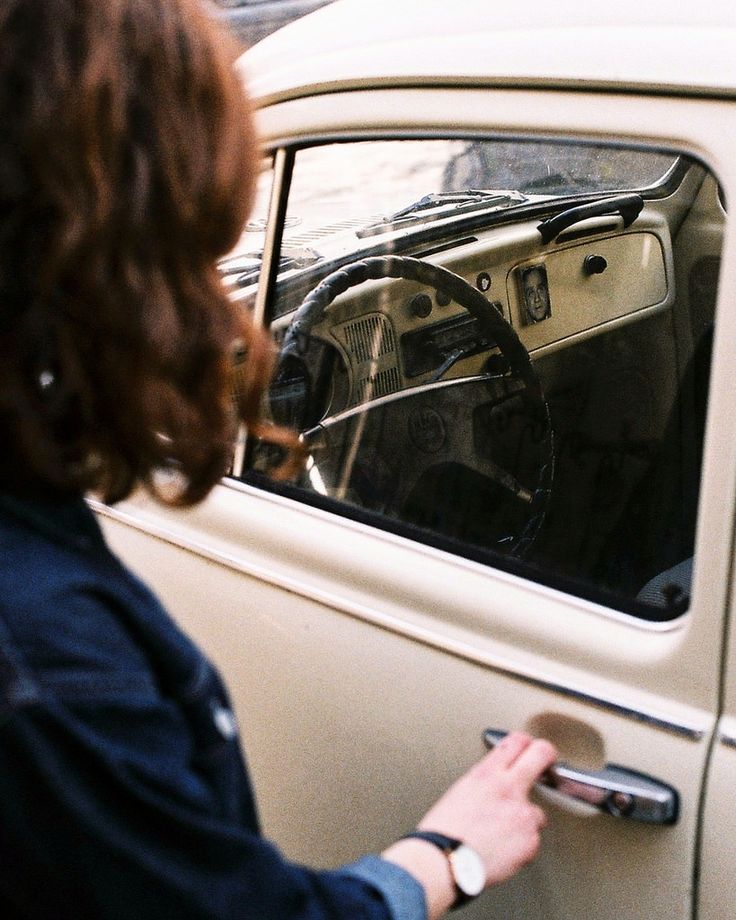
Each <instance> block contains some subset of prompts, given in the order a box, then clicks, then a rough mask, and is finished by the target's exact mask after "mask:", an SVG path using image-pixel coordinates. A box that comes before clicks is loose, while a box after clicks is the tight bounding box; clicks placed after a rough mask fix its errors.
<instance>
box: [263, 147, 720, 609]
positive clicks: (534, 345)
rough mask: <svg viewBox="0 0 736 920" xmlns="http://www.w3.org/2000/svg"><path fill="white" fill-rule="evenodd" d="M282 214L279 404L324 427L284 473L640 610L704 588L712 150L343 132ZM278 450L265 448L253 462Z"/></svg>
mask: <svg viewBox="0 0 736 920" xmlns="http://www.w3.org/2000/svg"><path fill="white" fill-rule="evenodd" d="M581 209H582V210H581ZM285 213H286V216H285V226H284V230H283V240H282V244H281V251H280V260H279V272H278V279H277V283H276V289H275V292H274V296H273V298H272V303H271V315H272V316H273V331H274V335H275V337H276V339H277V341H278V342H279V345H280V348H281V355H280V361H279V369H278V373H277V375H276V378H275V380H274V383H273V385H272V387H271V391H270V395H269V411H270V412H271V414H272V416H273V418H274V419H275V420H276V421H277V422H279V423H282V424H288V425H291V426H293V427H295V428H296V429H298V430H299V431H300V432H301V433H302V437H303V439H304V442H305V444H306V445H307V448H308V459H307V463H306V466H305V469H304V471H303V473H302V474H301V476H300V478H299V480H298V482H297V483H296V484H295V486H294V487H293V488H292V490H291V494H294V495H296V496H297V497H300V498H302V499H303V500H304V501H307V502H314V503H317V504H325V505H327V506H328V507H330V508H332V509H333V510H338V511H339V512H341V513H343V514H345V515H347V516H351V517H358V518H360V519H363V520H367V521H369V522H370V523H372V524H374V525H375V526H379V527H385V528H388V529H391V530H395V531H398V532H400V533H403V534H406V535H409V536H411V537H413V538H414V539H417V540H422V541H426V542H429V543H432V544H436V545H439V546H441V547H442V548H445V549H449V550H450V551H452V552H455V553H458V554H460V555H464V556H468V557H470V558H475V559H480V560H482V561H485V562H487V563H488V564H490V565H496V566H499V567H501V568H505V569H509V570H512V571H514V572H518V573H520V574H522V575H524V576H525V577H528V578H532V579H534V580H535V581H539V582H542V583H544V584H549V585H553V586H556V587H559V588H562V589H563V590H566V591H569V592H572V593H575V594H579V595H580V596H583V597H589V598H593V599H595V600H598V601H601V602H604V603H607V604H609V605H612V606H614V607H616V608H618V609H623V610H627V611H629V612H632V613H635V614H638V615H641V616H644V617H650V618H655V619H664V618H669V617H674V616H676V615H679V614H680V613H681V612H682V611H683V610H684V609H686V607H687V604H688V600H689V597H688V595H689V587H690V585H689V578H690V571H691V563H692V555H693V548H694V534H695V519H696V510H697V496H698V487H699V477H700V458H701V451H702V439H703V428H704V419H705V404H706V398H707V382H708V371H709V365H710V340H711V335H712V323H713V316H714V309H715V290H716V279H717V274H718V268H719V264H720V263H719V259H720V251H719V248H718V247H719V245H720V243H719V241H718V239H717V235H716V236H715V237H714V235H713V234H711V233H710V232H707V233H706V232H701V231H702V228H705V227H708V228H710V227H712V226H713V225H715V226H720V225H721V224H722V222H723V220H724V214H723V211H722V208H721V204H720V202H719V199H718V193H717V183H716V182H715V180H714V179H713V177H712V176H710V174H709V173H708V171H707V170H706V169H705V168H704V167H703V166H702V165H701V164H699V163H697V162H695V161H692V160H688V159H686V158H685V157H678V156H676V155H675V154H673V153H668V152H659V151H648V150H641V149H636V150H634V149H626V148H624V147H622V146H620V145H609V146H607V147H606V146H602V145H600V144H598V145H595V146H593V145H589V144H583V143H580V144H577V145H576V144H571V143H564V144H563V143H559V142H555V143H552V142H548V141H541V140H540V141H530V140H528V139H526V140H524V141H516V142H513V141H510V140H509V139H507V138H505V139H503V140H492V139H489V140H485V141H479V140H473V141H467V140H457V139H447V140H442V139H415V140H384V141H362V142H355V143H341V144H328V145H324V146H313V147H309V148H305V149H303V150H299V151H297V152H296V155H295V158H294V165H293V175H292V181H291V187H290V194H289V199H288V203H287V208H286V212H285ZM714 247H715V248H714ZM676 279H677V283H676ZM272 459H273V457H272V456H271V451H270V449H269V448H267V447H266V446H264V445H256V446H255V447H254V449H253V450H252V452H251V456H250V461H249V463H250V470H251V473H256V474H258V472H259V471H261V470H262V469H265V468H266V467H267V466H268V465H269V463H270V462H272Z"/></svg>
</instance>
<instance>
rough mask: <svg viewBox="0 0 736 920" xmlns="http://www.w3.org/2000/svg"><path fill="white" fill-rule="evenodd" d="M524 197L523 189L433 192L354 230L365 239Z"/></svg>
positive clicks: (503, 205) (499, 207) (498, 207)
mask: <svg viewBox="0 0 736 920" xmlns="http://www.w3.org/2000/svg"><path fill="white" fill-rule="evenodd" d="M525 201H527V197H526V195H522V194H521V192H513V191H498V190H496V189H474V188H468V189H463V190H461V191H456V192H432V193H430V194H429V195H424V196H423V197H422V198H419V199H418V200H417V201H413V202H412V203H411V204H409V205H407V206H406V207H404V208H401V209H400V210H398V211H396V212H394V213H393V214H391V215H389V216H388V217H384V218H383V219H382V220H380V221H378V222H377V223H375V224H369V225H368V226H366V227H361V228H360V229H359V230H356V231H355V235H356V236H357V237H359V238H360V239H362V238H363V237H366V236H377V235H378V234H379V233H390V232H391V231H392V230H400V229H401V228H402V227H405V226H407V225H408V224H412V223H416V222H421V223H428V222H430V221H434V220H443V219H444V218H446V217H454V216H455V215H457V214H466V213H468V212H471V211H478V210H491V211H496V210H502V209H503V208H508V207H510V206H511V205H516V204H523V203H524V202H525Z"/></svg>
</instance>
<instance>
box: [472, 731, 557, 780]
mask: <svg viewBox="0 0 736 920" xmlns="http://www.w3.org/2000/svg"><path fill="white" fill-rule="evenodd" d="M556 759H557V751H556V749H555V747H554V746H553V745H552V744H550V742H549V741H545V740H543V739H541V738H531V737H530V736H529V735H527V734H524V733H523V732H512V733H511V734H508V735H506V737H505V738H504V739H503V740H502V741H500V742H499V743H498V744H497V745H496V747H495V748H494V749H493V751H491V753H490V754H488V755H487V756H486V758H485V761H484V766H485V768H486V769H489V770H493V771H495V770H509V771H512V772H513V774H514V776H515V777H516V778H518V779H519V780H520V781H521V783H522V786H523V787H524V791H528V790H529V789H531V787H532V786H533V785H534V783H536V782H537V780H538V779H539V777H540V776H541V775H542V773H544V771H545V770H547V769H549V767H551V766H552V764H553V763H554V762H555V760H556Z"/></svg>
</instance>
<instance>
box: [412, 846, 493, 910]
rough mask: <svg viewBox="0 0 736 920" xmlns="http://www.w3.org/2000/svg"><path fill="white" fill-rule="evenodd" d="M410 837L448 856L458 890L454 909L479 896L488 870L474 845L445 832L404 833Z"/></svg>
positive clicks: (484, 884)
mask: <svg viewBox="0 0 736 920" xmlns="http://www.w3.org/2000/svg"><path fill="white" fill-rule="evenodd" d="M409 837H415V838H416V839H417V840H426V841H427V843H431V844H434V846H436V847H438V848H439V849H440V850H442V852H443V853H444V854H445V856H446V857H447V861H448V862H449V864H450V872H451V873H452V880H453V882H454V883H455V890H456V892H457V895H456V898H455V903H454V904H453V905H452V908H453V910H454V909H455V908H456V907H460V906H462V905H463V904H467V902H468V901H471V900H472V899H473V898H477V897H478V895H479V894H480V893H481V891H483V889H484V888H485V887H486V870H485V866H484V865H483V860H482V859H481V858H480V855H479V854H478V853H476V851H475V850H474V849H473V848H472V847H469V846H468V845H467V844H466V843H463V842H462V840H456V839H455V838H454V837H447V836H446V835H445V834H437V833H435V832H434V831H412V832H411V833H410V834H404V838H403V839H406V838H409Z"/></svg>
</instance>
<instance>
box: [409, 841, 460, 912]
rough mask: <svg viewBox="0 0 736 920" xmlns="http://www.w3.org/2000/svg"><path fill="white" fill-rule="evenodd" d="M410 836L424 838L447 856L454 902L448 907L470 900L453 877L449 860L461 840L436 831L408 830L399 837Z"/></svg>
mask: <svg viewBox="0 0 736 920" xmlns="http://www.w3.org/2000/svg"><path fill="white" fill-rule="evenodd" d="M412 838H413V839H415V840H426V841H427V843H431V844H433V845H434V846H436V847H438V849H440V850H442V852H443V853H444V854H445V856H446V857H447V861H448V863H449V865H450V874H451V875H452V883H453V885H454V886H455V902H454V904H453V905H452V907H451V908H450V909H451V910H455V909H456V908H458V907H462V906H463V904H467V903H468V901H472V900H473V898H472V897H470V895H467V894H466V893H465V892H464V891H463V890H462V888H460V886H459V885H458V883H457V879H456V877H455V867H454V866H453V864H452V861H451V860H450V854H451V853H453V852H454V851H455V850H456V849H457V848H458V847H459V846H461V845H462V840H457V839H456V838H455V837H448V836H447V835H446V834H438V833H437V832H436V831H410V832H409V833H408V834H404V836H403V837H402V838H401V839H402V840H407V839H412Z"/></svg>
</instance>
